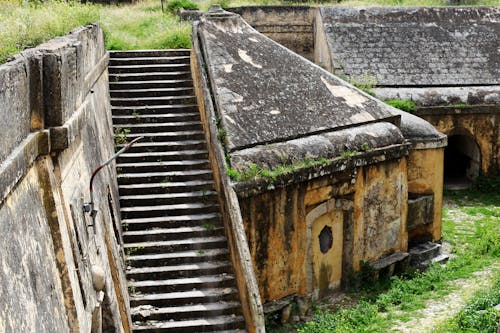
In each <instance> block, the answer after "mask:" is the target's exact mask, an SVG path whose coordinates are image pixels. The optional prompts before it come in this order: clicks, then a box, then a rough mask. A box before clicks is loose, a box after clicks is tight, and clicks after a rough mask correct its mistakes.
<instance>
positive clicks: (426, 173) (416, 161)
mask: <svg viewBox="0 0 500 333" xmlns="http://www.w3.org/2000/svg"><path fill="white" fill-rule="evenodd" d="M443 158H444V148H437V149H421V150H412V151H411V152H410V155H409V156H408V192H410V193H417V194H433V195H434V218H433V222H432V223H430V224H428V225H423V226H420V227H417V228H416V229H415V230H412V231H411V232H410V234H409V239H410V240H411V239H413V238H418V237H419V236H423V235H432V240H433V241H438V240H440V239H441V210H442V207H443Z"/></svg>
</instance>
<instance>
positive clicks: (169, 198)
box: [120, 191, 217, 207]
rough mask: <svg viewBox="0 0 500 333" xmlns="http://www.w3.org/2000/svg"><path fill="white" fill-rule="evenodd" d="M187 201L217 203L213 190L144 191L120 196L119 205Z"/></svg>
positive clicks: (145, 204)
mask: <svg viewBox="0 0 500 333" xmlns="http://www.w3.org/2000/svg"><path fill="white" fill-rule="evenodd" d="M189 202H202V203H208V202H212V203H217V193H216V192H215V191H191V192H178V193H159V194H151V193H149V192H145V193H144V194H132V195H122V196H120V206H121V207H129V206H147V205H151V204H154V205H165V204H167V205H168V204H178V203H189Z"/></svg>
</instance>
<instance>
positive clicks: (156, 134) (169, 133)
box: [127, 130, 205, 146]
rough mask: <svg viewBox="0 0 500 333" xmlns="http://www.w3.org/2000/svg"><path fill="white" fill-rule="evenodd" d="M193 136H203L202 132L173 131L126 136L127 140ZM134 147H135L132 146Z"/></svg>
mask: <svg viewBox="0 0 500 333" xmlns="http://www.w3.org/2000/svg"><path fill="white" fill-rule="evenodd" d="M195 134H205V133H204V132H203V131H198V130H195V131H175V132H155V133H130V134H127V138H129V139H130V138H132V137H139V136H144V137H151V136H152V137H158V136H167V137H168V136H179V135H195ZM134 146H135V145H134Z"/></svg>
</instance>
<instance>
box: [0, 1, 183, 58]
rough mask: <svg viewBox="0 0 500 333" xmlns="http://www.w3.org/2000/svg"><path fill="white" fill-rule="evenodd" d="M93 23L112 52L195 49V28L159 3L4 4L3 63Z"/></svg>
mask: <svg viewBox="0 0 500 333" xmlns="http://www.w3.org/2000/svg"><path fill="white" fill-rule="evenodd" d="M88 23H99V24H100V25H101V26H102V27H103V29H104V32H105V35H106V47H107V48H108V49H111V50H133V49H164V48H190V47H191V25H190V23H188V22H182V21H180V19H179V18H178V17H176V16H175V15H173V14H171V13H162V12H161V5H160V2H159V1H153V0H148V1H142V2H138V3H136V4H132V5H125V6H115V5H113V6H102V5H95V4H81V3H79V2H77V1H72V0H70V1H68V2H66V1H54V0H53V1H46V2H43V3H42V2H24V1H15V0H10V1H0V63H3V62H5V61H6V60H7V59H8V58H9V57H11V56H12V55H14V54H16V53H19V52H21V51H22V50H24V49H25V48H28V47H34V46H37V45H39V44H41V43H43V42H45V41H48V40H50V39H52V38H54V37H56V36H62V35H65V34H67V33H69V32H70V31H71V30H73V29H74V28H76V27H78V26H81V25H85V24H88Z"/></svg>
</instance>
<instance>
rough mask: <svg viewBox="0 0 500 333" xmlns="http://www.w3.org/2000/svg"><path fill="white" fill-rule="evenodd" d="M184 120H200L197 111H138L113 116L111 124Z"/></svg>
mask: <svg viewBox="0 0 500 333" xmlns="http://www.w3.org/2000/svg"><path fill="white" fill-rule="evenodd" d="M185 121H198V122H199V121H200V114H199V113H198V112H186V113H167V114H154V113H153V114H148V113H146V114H140V113H139V112H136V113H134V114H133V115H120V116H113V124H115V125H121V124H151V123H162V122H185Z"/></svg>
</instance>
